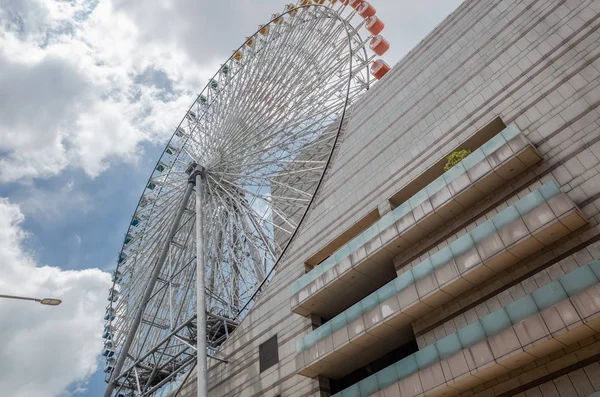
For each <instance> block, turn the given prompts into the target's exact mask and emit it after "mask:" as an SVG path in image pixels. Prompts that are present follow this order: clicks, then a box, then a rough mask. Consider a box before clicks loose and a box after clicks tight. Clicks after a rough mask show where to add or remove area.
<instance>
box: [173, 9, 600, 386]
mask: <svg viewBox="0 0 600 397" xmlns="http://www.w3.org/2000/svg"><path fill="white" fill-rule="evenodd" d="M389 18H393V16H390V17H388V19H389ZM390 39H393V38H391V37H390ZM599 42H600V0H481V1H480V0H467V1H465V2H464V3H463V4H462V5H461V6H460V7H459V8H458V9H457V10H456V11H455V12H454V13H453V14H451V15H450V16H449V17H448V18H447V19H446V20H444V21H443V22H442V23H441V24H440V25H439V26H438V27H437V28H436V29H435V30H434V31H433V32H432V33H431V34H430V35H428V36H427V37H426V38H425V39H424V40H423V41H422V42H421V43H420V44H419V45H418V46H417V47H415V49H413V50H412V51H411V52H410V53H409V54H408V55H407V56H406V57H405V58H404V59H403V60H401V61H400V62H399V63H398V64H397V65H396V66H395V67H394V68H393V69H392V71H391V72H390V73H389V74H388V75H387V76H386V77H385V78H384V79H383V80H382V81H380V82H379V83H378V84H377V85H376V86H375V87H374V88H373V89H372V90H371V91H370V92H369V93H367V95H365V97H364V98H363V99H362V101H361V103H359V104H358V105H357V106H356V108H355V109H354V110H353V112H352V115H351V119H350V120H349V122H348V126H347V130H346V133H345V136H344V141H343V143H342V145H341V148H340V152H339V154H338V155H337V157H336V161H335V163H334V164H333V166H332V169H331V171H330V172H329V174H328V179H327V182H326V183H325V184H324V186H323V190H322V191H321V192H320V193H319V196H318V198H317V200H316V205H315V206H314V207H313V209H312V211H311V213H310V214H309V216H308V217H307V219H306V222H305V224H304V225H303V226H302V228H301V230H300V232H299V235H298V238H297V239H296V240H295V241H294V242H293V244H292V246H291V247H290V248H291V249H290V251H289V252H288V254H287V255H286V258H285V260H284V261H283V262H282V263H281V265H280V267H279V269H278V272H277V274H276V275H275V277H274V278H273V280H272V281H271V283H270V285H269V286H268V288H267V289H266V290H265V292H264V293H263V295H262V297H261V298H260V300H259V301H258V302H257V303H256V305H255V307H254V309H253V310H252V311H251V312H250V314H249V315H248V316H247V317H246V318H245V319H244V321H243V322H242V324H241V325H240V327H239V328H238V329H237V330H236V332H235V333H234V335H232V337H231V338H230V339H229V340H228V341H227V342H226V344H225V345H224V346H223V347H222V350H221V352H220V355H219V358H221V359H225V360H227V361H228V363H221V362H216V361H214V362H211V363H210V369H209V394H210V395H211V396H215V397H233V396H242V397H258V396H261V397H262V396H264V397H275V396H277V395H279V394H281V395H282V397H309V396H321V395H324V396H325V395H327V394H326V393H323V394H321V391H320V389H321V388H326V386H323V384H324V383H326V382H321V384H320V383H319V381H318V380H317V379H311V378H308V377H304V376H300V375H297V374H296V371H297V368H296V362H295V357H296V341H297V340H299V339H301V338H302V337H303V336H304V335H306V334H308V333H309V332H310V331H311V330H312V325H311V320H310V319H309V318H307V317H303V316H301V315H298V314H296V313H293V312H291V307H290V306H291V305H290V298H291V284H292V283H293V282H294V281H296V280H297V279H298V278H300V277H301V276H302V275H303V274H304V264H303V262H304V261H305V260H307V259H308V258H310V257H311V256H312V255H314V253H315V252H317V251H318V250H319V249H321V248H322V247H323V246H325V245H326V244H327V243H328V242H330V241H331V240H333V239H334V238H335V237H336V236H339V235H340V234H341V233H342V232H343V231H344V230H346V229H348V228H349V227H350V226H352V225H353V224H354V223H355V222H357V221H358V220H359V219H361V218H362V217H364V216H365V215H366V214H368V213H369V212H370V211H372V210H373V209H375V208H388V207H389V206H388V205H387V204H386V202H387V199H388V198H389V197H391V196H392V195H394V193H396V192H398V191H399V190H400V189H401V188H402V187H403V186H405V185H407V184H408V183H409V182H410V181H411V180H412V179H414V178H415V177H416V176H418V175H419V174H421V173H422V172H423V171H425V170H426V169H428V168H429V167H430V166H431V165H432V164H435V163H436V162H437V161H439V160H440V159H441V158H442V157H444V156H445V155H447V154H448V153H450V152H451V151H452V149H454V148H455V147H457V146H458V145H460V143H461V142H464V141H465V140H466V139H467V138H469V137H470V136H471V135H473V134H474V133H475V132H476V131H477V130H479V129H480V128H482V127H484V126H485V125H486V124H487V123H489V122H490V121H492V120H493V119H495V118H496V117H501V118H502V120H503V122H504V123H505V124H506V125H509V124H510V123H515V124H516V126H517V127H518V129H519V130H520V131H521V132H522V133H523V134H524V135H525V136H526V138H527V139H528V140H529V141H530V142H531V143H532V144H533V145H535V146H536V148H537V150H538V151H539V153H540V155H541V156H542V158H543V161H542V162H541V163H540V164H539V165H537V166H534V167H532V168H530V169H529V170H528V171H526V172H524V173H523V174H521V175H520V176H519V177H517V178H515V179H514V180H513V181H511V182H509V183H507V184H506V185H505V186H503V187H501V188H499V189H498V190H497V191H496V192H495V193H494V194H493V195H492V196H489V197H488V198H486V199H484V200H481V201H480V202H479V203H478V204H477V205H475V206H473V207H472V208H470V209H469V210H468V211H466V212H465V213H464V214H463V215H462V217H460V218H457V219H456V220H454V221H452V222H450V223H448V224H447V225H446V226H444V227H441V228H439V230H438V231H437V232H436V233H431V234H430V235H429V236H428V237H427V238H424V239H423V240H422V241H421V242H420V243H418V244H415V245H414V246H411V247H410V249H409V250H408V251H407V252H406V253H405V254H403V256H402V258H398V259H397V260H396V261H395V265H396V267H397V268H398V269H402V268H403V267H405V266H409V264H410V263H411V262H413V261H415V260H416V259H417V258H419V257H422V256H423V255H426V254H428V253H429V255H431V254H433V253H435V252H436V251H437V250H439V249H440V248H443V247H444V246H446V245H448V244H449V243H451V242H452V241H454V240H456V239H457V238H458V236H459V234H460V233H464V228H466V227H467V226H468V225H471V224H475V225H479V224H480V223H482V222H484V221H485V220H487V219H489V218H490V217H492V216H494V214H495V213H497V212H498V209H496V208H500V210H501V209H502V208H501V205H503V204H502V203H506V207H508V206H509V205H511V204H514V203H515V202H516V201H518V200H519V199H520V198H521V197H522V196H523V195H526V194H528V192H530V191H533V190H535V189H537V188H539V187H540V186H542V185H543V184H544V183H546V182H549V181H551V180H554V181H556V183H557V185H558V187H559V188H560V189H561V191H562V192H564V193H566V194H567V195H568V196H569V197H570V198H571V200H573V201H574V202H575V204H577V205H578V206H579V208H580V209H581V211H582V212H583V213H584V215H585V216H586V217H587V218H588V221H589V224H588V226H586V227H584V228H582V229H581V231H577V232H573V233H572V234H570V235H569V236H567V237H566V238H564V239H562V240H560V241H558V242H556V243H554V244H553V245H552V246H551V247H547V248H544V249H543V250H541V251H540V252H539V253H537V254H536V255H534V256H532V257H531V260H530V261H523V262H519V264H517V265H515V266H513V267H512V268H510V269H507V270H505V271H504V273H502V274H498V275H496V276H494V278H493V279H490V280H488V281H486V282H485V283H484V284H482V287H481V289H480V290H478V291H476V292H475V293H471V294H467V295H464V296H461V297H459V298H457V299H456V302H450V303H449V304H448V305H449V306H447V307H444V308H442V309H439V310H438V311H437V312H434V313H432V314H430V315H428V316H427V317H425V318H422V319H420V320H418V321H415V322H414V323H413V327H414V328H415V330H417V331H418V332H420V334H419V337H421V339H420V341H421V343H423V340H424V339H427V338H430V336H427V335H429V334H428V332H430V331H431V330H433V332H434V334H435V332H436V331H435V330H436V329H438V331H437V332H438V333H439V332H440V331H439V327H440V326H444V325H445V324H450V322H451V321H452V322H454V321H455V320H454V318H459V317H460V316H461V315H462V316H465V315H466V313H467V312H468V310H471V309H474V308H475V307H477V305H479V304H481V303H482V302H488V301H490V300H493V297H494V296H496V295H497V299H500V297H504V296H505V295H506V294H507V293H508V294H509V295H510V296H511V298H512V294H513V293H515V294H517V292H516V289H518V287H515V289H510V290H509V291H508V292H502V291H503V290H504V288H503V285H504V284H505V283H507V282H510V283H514V284H515V285H516V284H522V283H525V281H524V280H526V279H529V278H530V277H532V276H534V274H535V273H536V272H538V271H539V270H541V269H543V268H547V269H546V272H549V271H550V269H557V268H556V265H555V263H560V265H559V266H560V267H561V268H562V266H563V265H564V263H565V262H564V261H565V260H567V261H568V260H575V262H576V263H587V262H585V261H582V262H580V260H579V259H577V258H578V257H577V255H580V254H579V252H581V251H582V250H584V249H585V250H587V252H589V254H590V256H592V257H593V258H600V255H599V254H600V252H599V248H598V246H597V244H594V243H595V242H596V241H597V240H598V239H599V238H600V226H599V224H600V113H599V106H600V46H599V45H598V43H599ZM518 192H523V193H519V194H516V193H518ZM498 206H500V207H498ZM552 271H554V270H552ZM529 272H533V273H532V274H529ZM544 274H545V273H540V275H539V276H538V277H543V276H544ZM549 277H550V276H549ZM534 279H535V276H534ZM523 289H525V287H524V286H523ZM500 293H502V294H500ZM489 294H491V296H487V295H489ZM516 296H517V295H515V297H516ZM503 299H504V298H503ZM479 300H481V302H479ZM472 304H474V305H475V306H474V307H473V308H470V307H469V305H472ZM486 305H487V303H486ZM465 309H466V311H464V310H465ZM474 310H475V314H477V310H476V309H474ZM461 311H462V312H461ZM468 313H469V315H472V312H468ZM444 329H445V328H444ZM275 334H277V337H278V341H279V363H278V365H275V366H273V367H271V368H270V369H268V370H267V371H265V372H263V373H260V372H259V364H258V346H259V345H260V344H261V343H263V342H264V341H266V340H267V339H269V338H270V337H272V336H273V335H275ZM594 338H596V339H594ZM582 343H583V342H578V345H577V347H576V348H575V347H571V346H569V347H568V348H567V349H563V350H561V352H562V353H561V354H563V355H562V356H559V354H558V353H557V352H555V353H553V355H550V356H548V357H545V358H542V359H539V360H538V361H536V362H534V363H532V364H528V365H529V367H527V368H521V369H519V370H515V371H521V372H519V374H517V373H515V374H513V375H514V376H512V377H508V374H507V375H503V377H502V378H499V379H494V380H493V381H490V382H489V383H486V384H484V385H481V386H479V387H480V389H478V390H472V391H469V392H467V394H465V395H474V394H476V393H482V394H481V395H498V394H501V393H504V392H507V391H510V390H513V389H515V388H516V387H519V386H520V385H522V384H527V382H530V381H532V380H533V379H538V378H540V377H542V376H547V375H548V374H552V373H555V372H556V368H559V367H560V368H564V367H568V366H569V365H573V364H575V363H577V362H578V361H580V360H582V359H584V358H585V359H587V358H589V357H590V356H586V354H587V353H589V352H590V351H593V350H594V349H595V348H591V347H590V346H597V345H598V339H597V336H594V337H592V338H591V339H589V340H587V341H586V343H588V345H586V346H583V347H582ZM571 349H575V350H571ZM597 350H598V352H597V353H596V354H600V349H597ZM592 357H593V356H592ZM596 361H597V360H596ZM552 363H555V364H552ZM563 364H564V365H563ZM590 364H591V363H590ZM590 364H588V365H590ZM532 366H533V367H532ZM592 367H594V368H596V373H598V369H599V368H598V366H597V364H594V365H592ZM540 368H544V370H541V369H540ZM586 368H587V367H586ZM581 370H583V371H584V372H585V373H586V375H587V376H588V380H589V382H590V384H592V385H597V384H598V383H597V382H598V380H597V378H590V375H589V374H590V373H591V372H589V371H587V372H586V370H585V368H584V369H581ZM532 371H533V373H531V372H532ZM535 371H538V372H535ZM577 371H579V369H577ZM577 371H576V372H573V373H576V374H580V373H581V372H577ZM504 376H506V378H504ZM564 376H566V375H564V374H563V375H560V377H558V378H557V379H554V380H552V384H553V385H554V387H556V388H557V389H558V388H559V384H560V385H563V384H566V381H564V380H563V379H564ZM577 376H579V375H577ZM521 377H522V379H523V380H522V381H521V380H520V379H521ZM568 377H569V379H571V378H570V374H569V375H568ZM515 379H517V381H515ZM577 379H578V378H577ZM493 382H496V383H495V384H492V383H493ZM515 382H517V383H515ZM557 382H558V384H557ZM594 382H596V383H594ZM188 387H189V388H190V392H189V393H185V394H184V396H185V397H188V396H192V395H194V393H195V391H194V389H193V386H192V385H189V386H188ZM536 387H538V388H539V390H542V386H536ZM561 387H562V386H561ZM490 390H491V392H490ZM558 390H562V389H558ZM565 390H566V389H565ZM582 390H583V389H582ZM597 390H598V389H597V388H596V386H594V391H597ZM521 392H524V391H519V393H521ZM576 392H577V393H579V392H580V391H579V390H578V389H576ZM584 392H586V393H587V389H586V390H584V391H581V393H584ZM469 393H470V394H469ZM485 393H487V394H485ZM490 393H491V394H490ZM542 393H543V391H542ZM590 393H591V391H590ZM526 395H529V394H527V393H526ZM532 395H535V394H532ZM542 395H556V394H550V392H548V394H542ZM559 395H570V394H560V393H559ZM573 395H580V394H573Z"/></svg>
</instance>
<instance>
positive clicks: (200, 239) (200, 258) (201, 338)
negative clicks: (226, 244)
mask: <svg viewBox="0 0 600 397" xmlns="http://www.w3.org/2000/svg"><path fill="white" fill-rule="evenodd" d="M193 176H195V178H196V278H197V282H198V286H197V291H196V311H197V313H198V314H197V320H196V332H197V336H196V340H197V342H196V352H197V357H198V362H197V367H198V397H208V384H207V380H206V366H207V363H206V361H207V360H206V294H205V293H204V291H205V289H206V286H205V280H204V234H203V233H204V231H203V227H204V219H203V216H202V212H203V211H202V196H203V193H204V168H203V167H201V166H196V169H195V170H194V174H193Z"/></svg>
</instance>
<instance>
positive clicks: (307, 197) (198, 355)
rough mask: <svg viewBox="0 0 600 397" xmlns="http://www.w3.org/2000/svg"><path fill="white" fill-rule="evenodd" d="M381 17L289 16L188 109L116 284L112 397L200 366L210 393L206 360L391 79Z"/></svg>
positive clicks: (230, 63) (250, 42) (110, 315)
mask: <svg viewBox="0 0 600 397" xmlns="http://www.w3.org/2000/svg"><path fill="white" fill-rule="evenodd" d="M375 14H376V12H375V8H374V7H373V5H371V4H369V3H368V2H366V1H364V0H362V1H360V0H353V1H349V0H340V1H337V0H312V1H311V0H302V1H300V2H299V3H298V4H288V5H286V6H285V9H284V11H283V13H281V14H273V16H272V17H271V20H270V21H269V22H268V23H267V24H265V25H261V26H260V27H259V29H258V30H257V31H256V32H255V33H254V34H253V35H252V36H251V37H249V38H247V39H246V41H245V42H244V43H243V44H242V45H241V46H240V47H239V48H238V49H237V50H235V51H234V53H233V55H232V56H231V57H230V58H229V59H228V60H227V61H226V62H225V63H224V64H223V65H222V66H221V67H220V68H219V70H218V71H217V73H216V74H215V75H214V76H213V78H212V79H210V81H209V83H208V85H207V86H206V87H205V88H204V90H203V91H202V92H201V93H200V94H199V95H198V97H197V99H196V100H195V102H194V103H193V104H192V106H191V107H190V108H189V109H188V110H187V112H185V111H184V114H185V116H184V118H183V120H182V121H181V123H180V124H179V126H177V128H176V130H175V132H174V134H173V136H172V138H171V139H170V141H169V142H168V144H167V146H166V147H165V149H164V152H163V153H162V155H161V157H160V159H159V161H158V162H157V164H156V166H155V168H154V170H153V172H152V174H151V176H150V178H149V180H148V182H147V184H146V188H145V189H144V192H143V194H142V196H141V198H140V201H139V204H138V206H137V209H136V211H135V213H134V215H133V217H132V219H131V224H130V227H129V230H128V231H127V234H126V236H125V239H124V244H123V248H122V251H121V252H120V254H119V258H118V265H117V269H116V270H115V272H114V273H113V285H112V287H111V289H110V291H109V296H108V300H109V304H108V306H107V309H106V315H105V317H104V318H105V320H106V324H105V327H104V333H103V338H104V340H105V342H104V343H105V348H104V350H103V355H104V356H105V357H106V364H105V372H106V381H107V382H108V387H107V389H106V393H105V396H106V397H108V396H112V395H117V396H118V395H121V396H151V395H156V393H157V392H158V391H161V390H164V388H165V386H166V385H167V384H168V383H170V382H173V381H174V380H175V378H176V377H177V376H178V375H182V374H187V376H189V375H190V374H191V373H192V372H194V369H195V368H196V369H197V370H198V374H199V376H198V380H199V386H198V388H199V390H200V391H202V390H203V392H202V393H206V376H205V375H206V372H205V371H206V357H207V356H210V357H214V358H215V359H217V360H218V359H219V358H218V350H219V346H220V345H221V344H222V343H223V342H224V341H225V340H226V339H227V338H228V336H229V335H230V334H231V333H232V332H234V331H235V329H236V327H237V326H238V324H239V322H240V321H241V320H242V319H243V318H244V316H245V315H246V313H248V311H249V310H250V309H251V307H252V305H253V304H254V302H255V301H256V299H258V297H259V296H260V293H261V292H262V290H263V287H264V285H266V283H268V281H269V279H270V278H271V276H272V274H273V271H274V270H275V269H276V266H277V264H278V262H279V260H280V258H281V257H282V255H283V254H284V253H285V251H286V248H287V246H288V245H289V243H290V241H291V239H292V238H293V237H294V235H295V233H296V231H297V230H298V227H299V225H300V223H301V222H302V220H303V218H304V217H305V215H306V212H307V210H308V208H309V206H310V204H311V202H312V201H313V199H314V196H315V192H316V191H317V189H318V187H319V185H320V184H321V181H322V180H323V177H324V173H325V170H326V169H327V166H328V164H329V162H330V161H331V157H332V154H333V151H334V148H335V146H336V143H337V141H338V137H339V136H340V131H343V128H344V126H345V124H344V120H345V116H346V114H347V112H348V111H349V109H350V108H351V107H352V106H354V105H355V104H356V103H357V100H358V99H359V98H360V97H361V95H362V94H363V93H364V92H366V91H367V90H368V89H369V88H370V87H371V86H372V83H373V82H374V81H375V80H377V79H380V78H382V77H383V76H384V75H385V74H386V73H387V72H388V71H389V70H390V68H389V66H388V65H387V64H386V63H385V62H383V61H382V60H380V59H377V60H376V59H375V58H376V56H377V55H379V56H381V55H383V53H385V52H386V51H387V50H388V48H389V43H388V42H387V41H386V40H385V39H384V38H383V37H381V35H380V34H379V33H380V32H381V30H382V29H383V27H384V25H383V22H382V21H381V20H380V19H379V18H378V17H377V16H376V15H375ZM362 28H365V29H366V32H364V33H361V29H362ZM369 67H370V68H371V70H370V73H369ZM197 259H198V260H197ZM198 291H200V293H198ZM198 307H204V308H205V310H201V311H199V312H198V311H197V309H196V308H198ZM187 376H186V379H187ZM199 395H206V394H199Z"/></svg>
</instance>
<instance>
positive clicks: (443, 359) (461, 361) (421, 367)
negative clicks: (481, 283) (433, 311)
mask: <svg viewBox="0 0 600 397" xmlns="http://www.w3.org/2000/svg"><path fill="white" fill-rule="evenodd" d="M596 332H600V261H599V260H596V261H594V262H592V263H591V264H589V265H585V266H582V267H580V268H578V269H576V270H574V271H572V272H570V273H568V274H566V275H564V276H563V277H561V278H560V280H558V281H553V282H550V283H548V284H546V285H545V286H543V287H541V288H539V289H537V290H535V291H533V292H532V293H531V294H529V295H526V296H524V297H523V298H521V299H519V300H517V301H515V302H512V303H510V304H509V305H507V306H505V307H503V308H501V309H499V310H497V311H495V312H493V313H490V314H488V315H486V316H484V317H482V318H481V319H480V320H479V321H476V322H474V323H471V324H469V325H467V326H465V327H463V328H461V329H459V330H458V331H457V332H456V333H454V334H451V335H449V336H446V337H444V338H443V339H440V340H438V341H437V342H435V343H434V344H432V345H429V346H427V347H425V348H424V349H421V350H419V351H418V352H416V353H415V354H412V355H410V356H408V357H406V358H404V359H402V360H401V361H398V362H397V363H395V364H393V365H391V366H389V367H387V368H385V369H383V370H381V371H379V372H377V373H375V374H373V375H371V376H370V377H368V378H366V379H364V380H362V381H360V382H358V383H357V384H355V385H353V386H351V387H349V388H347V389H345V390H343V391H342V392H340V393H337V394H335V395H334V397H368V396H372V397H374V396H378V397H412V396H422V395H425V396H452V395H456V394H458V393H460V392H464V391H467V390H469V389H471V388H473V387H475V386H477V385H478V384H481V383H484V382H486V381H489V380H491V379H493V378H496V377H498V376H500V375H501V374H503V373H506V372H508V371H510V370H513V369H516V368H519V367H521V366H523V365H525V364H527V363H529V362H532V361H534V360H537V359H539V358H542V357H544V356H547V355H549V354H551V353H552V352H554V351H557V350H559V349H563V348H565V347H566V346H569V345H572V344H574V343H576V342H578V341H580V340H583V339H585V338H587V337H589V336H591V335H593V334H595V333H596Z"/></svg>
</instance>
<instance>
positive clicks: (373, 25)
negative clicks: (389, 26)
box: [367, 16, 385, 36]
mask: <svg viewBox="0 0 600 397" xmlns="http://www.w3.org/2000/svg"><path fill="white" fill-rule="evenodd" d="M384 27H385V24H384V23H383V21H382V20H381V19H379V18H377V17H376V16H372V17H370V18H367V30H368V31H369V33H371V34H372V35H373V36H377V35H378V34H379V33H381V31H382V30H383V28H384Z"/></svg>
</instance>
